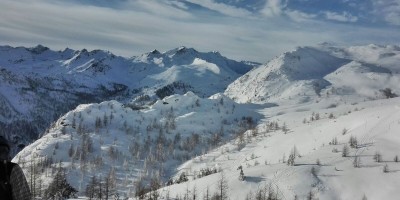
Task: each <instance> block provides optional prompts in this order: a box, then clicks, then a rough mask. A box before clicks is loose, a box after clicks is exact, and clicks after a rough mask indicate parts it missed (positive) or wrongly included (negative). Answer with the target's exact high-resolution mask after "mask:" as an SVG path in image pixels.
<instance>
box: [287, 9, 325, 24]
mask: <svg viewBox="0 0 400 200" xmlns="http://www.w3.org/2000/svg"><path fill="white" fill-rule="evenodd" d="M285 14H286V15H288V16H289V17H290V18H291V19H292V20H294V21H296V22H306V21H309V20H311V19H314V18H316V17H317V15H316V14H309V13H305V12H301V11H298V10H290V9H288V10H286V11H285Z"/></svg>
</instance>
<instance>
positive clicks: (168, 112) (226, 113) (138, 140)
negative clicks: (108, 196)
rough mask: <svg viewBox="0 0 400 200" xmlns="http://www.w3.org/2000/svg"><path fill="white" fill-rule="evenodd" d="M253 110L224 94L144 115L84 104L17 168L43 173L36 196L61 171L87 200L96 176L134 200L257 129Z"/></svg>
mask: <svg viewBox="0 0 400 200" xmlns="http://www.w3.org/2000/svg"><path fill="white" fill-rule="evenodd" d="M253 107H254V106H250V105H243V104H237V103H235V102H233V101H232V100H230V99H229V98H226V97H225V96H224V95H222V94H216V95H213V96H212V97H210V98H208V99H203V98H200V97H198V96H196V95H195V94H194V93H192V92H188V93H186V94H185V95H172V96H169V97H166V98H164V99H163V100H159V101H157V102H155V103H154V104H153V105H152V106H150V107H149V108H146V109H142V110H133V109H131V108H129V107H124V105H123V104H121V103H118V102H117V101H105V102H102V103H100V104H83V105H80V106H78V107H77V108H76V109H75V110H72V111H70V112H68V113H67V114H65V115H64V116H62V117H61V118H60V119H59V120H58V121H57V122H56V123H55V124H54V125H53V126H52V127H51V128H50V130H49V132H48V133H47V134H45V135H44V136H43V137H41V138H40V139H38V140H37V141H35V142H34V143H32V144H31V145H29V146H27V147H26V148H25V149H23V150H22V151H21V152H20V153H18V155H17V156H16V157H15V158H14V161H15V162H18V163H20V164H21V165H22V166H23V167H24V168H25V169H32V168H35V175H34V177H35V183H34V184H35V185H36V186H37V187H38V188H35V193H36V194H38V193H42V194H43V191H44V189H45V188H47V187H48V185H49V184H50V182H49V181H51V180H52V179H51V178H49V177H52V175H54V174H55V173H56V171H55V170H54V168H53V167H54V166H61V167H63V168H64V169H65V170H66V173H67V174H68V181H69V182H70V183H71V184H72V186H73V187H75V188H76V189H78V191H80V194H81V195H82V194H84V192H85V189H86V187H87V185H88V184H89V183H90V181H91V178H92V177H93V176H96V177H97V179H100V180H101V181H103V179H104V178H107V177H109V176H110V173H113V174H114V175H113V182H114V186H113V188H112V191H113V193H119V194H120V195H122V196H125V197H126V196H134V192H135V187H139V186H141V187H146V188H148V186H147V184H149V183H150V182H152V181H154V178H156V179H157V181H159V182H160V183H161V182H167V181H168V179H169V178H170V177H171V176H172V175H173V174H174V173H175V172H176V167H177V166H179V164H181V163H182V162H183V161H186V160H188V159H190V158H193V157H195V156H197V155H201V154H204V153H206V152H208V151H209V150H211V149H213V148H215V147H217V146H219V145H221V144H223V143H224V142H226V141H227V140H230V139H232V138H234V137H236V136H237V135H239V134H242V133H244V132H245V131H246V130H248V129H251V128H253V127H254V126H255V125H256V123H257V121H258V119H259V118H260V115H259V114H258V113H256V112H255V110H254V109H252V108H253ZM33 166H34V167H33ZM52 166H53V167H52ZM32 172H33V171H32V170H30V171H29V173H31V174H32ZM104 180H105V179H104ZM39 185H40V186H39ZM110 191H111V189H110Z"/></svg>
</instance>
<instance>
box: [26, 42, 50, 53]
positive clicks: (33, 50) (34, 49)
mask: <svg viewBox="0 0 400 200" xmlns="http://www.w3.org/2000/svg"><path fill="white" fill-rule="evenodd" d="M27 50H28V51H30V52H31V53H34V54H41V53H43V52H45V51H47V50H49V48H48V47H45V46H43V45H41V44H39V45H37V46H36V47H31V48H28V49H27Z"/></svg>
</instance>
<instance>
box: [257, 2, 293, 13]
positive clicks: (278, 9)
mask: <svg viewBox="0 0 400 200" xmlns="http://www.w3.org/2000/svg"><path fill="white" fill-rule="evenodd" d="M286 4H287V1H286V0H267V2H266V4H265V7H264V9H262V11H261V13H262V14H264V15H265V16H268V17H271V16H279V15H281V14H282V11H283V9H284V8H285V7H286Z"/></svg>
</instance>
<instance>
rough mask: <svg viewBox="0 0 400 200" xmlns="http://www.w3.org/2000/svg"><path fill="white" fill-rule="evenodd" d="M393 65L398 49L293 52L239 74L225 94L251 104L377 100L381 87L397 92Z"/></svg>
mask: <svg viewBox="0 0 400 200" xmlns="http://www.w3.org/2000/svg"><path fill="white" fill-rule="evenodd" d="M399 61H400V49H399V47H398V46H378V45H367V46H355V47H347V48H339V47H334V46H332V45H328V44H321V45H320V46H317V47H299V48H296V49H295V50H293V51H291V52H286V53H284V54H282V55H280V56H278V57H277V58H275V59H273V60H271V61H269V62H268V63H267V64H265V65H263V66H260V67H258V68H255V69H253V70H251V71H250V72H248V73H247V74H245V75H243V76H242V77H240V78H239V79H238V80H236V81H235V82H233V83H232V84H230V85H229V86H228V88H227V90H226V91H225V94H226V95H227V96H229V97H231V98H233V99H234V100H235V101H238V102H253V103H265V102H274V103H277V102H279V103H291V104H292V103H301V102H310V101H316V100H320V99H326V98H346V96H351V97H354V96H357V97H358V98H359V100H365V99H377V98H382V92H380V91H382V90H384V89H386V88H389V89H391V90H392V91H394V92H395V93H396V92H397V93H399V92H400V85H399V84H398V83H399V81H400V74H399V68H398V64H397V63H399Z"/></svg>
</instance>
